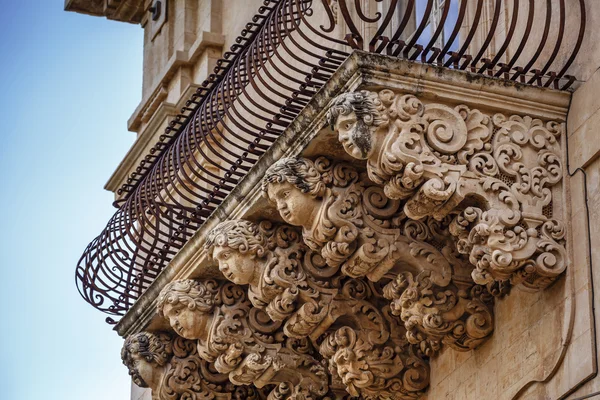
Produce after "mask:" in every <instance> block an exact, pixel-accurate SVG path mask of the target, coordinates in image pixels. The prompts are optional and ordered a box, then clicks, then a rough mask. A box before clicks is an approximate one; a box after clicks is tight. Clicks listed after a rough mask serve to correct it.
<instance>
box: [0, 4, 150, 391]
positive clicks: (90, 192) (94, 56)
mask: <svg viewBox="0 0 600 400" xmlns="http://www.w3.org/2000/svg"><path fill="white" fill-rule="evenodd" d="M0 5H1V6H2V12H1V13H0V59H1V60H2V62H1V63H0V82H1V86H0V87H1V89H2V90H1V91H0V132H1V136H0V140H1V142H0V174H1V182H2V185H1V189H0V190H1V192H2V193H1V194H2V195H1V196H0V210H2V213H3V222H2V227H3V228H4V229H2V230H1V231H0V268H1V271H0V273H1V275H0V276H1V279H2V280H1V285H2V288H1V290H0V300H1V301H0V304H2V314H3V318H2V320H1V324H2V326H1V328H2V329H1V332H2V340H0V346H1V347H0V350H1V353H0V354H1V356H2V362H1V363H0V380H1V387H2V395H0V397H2V398H3V399H7V400H13V399H19V400H29V399H42V398H43V399H45V400H69V399H77V400H81V399H86V400H96V399H97V400H107V399H111V400H113V399H115V400H120V399H128V398H129V390H130V380H129V377H128V375H127V370H126V369H125V367H124V366H123V365H122V364H121V360H120V356H119V351H120V347H121V344H122V340H121V339H120V338H119V337H118V335H117V334H116V333H115V332H114V331H112V330H111V327H110V326H109V325H107V324H106V323H105V322H104V318H105V316H104V314H102V313H100V312H98V311H96V310H95V309H94V308H92V307H91V306H89V305H88V304H87V303H85V302H84V301H83V299H81V298H80V296H79V294H78V292H77V290H76V287H75V283H74V269H75V265H76V263H77V260H78V258H79V256H80V255H81V253H82V251H83V250H84V248H85V246H86V244H87V243H88V242H89V241H90V240H91V239H93V238H94V237H95V236H96V235H97V234H98V233H99V232H100V230H101V229H102V228H103V226H104V225H105V224H106V222H107V221H108V219H109V217H110V216H111V215H112V214H113V213H114V209H113V208H112V206H111V202H112V193H109V192H106V191H105V190H104V189H103V186H104V183H105V182H106V181H107V179H108V178H109V176H110V174H111V173H112V171H113V170H114V169H115V167H116V166H117V164H118V163H119V161H120V160H121V159H122V158H123V156H124V155H125V153H126V151H127V149H128V148H129V147H130V146H131V144H132V143H133V140H134V138H135V134H133V133H131V132H128V131H127V127H126V126H127V125H126V124H127V119H128V118H129V116H130V115H131V114H132V112H133V110H134V109H135V107H136V106H137V104H138V103H139V101H140V98H141V79H142V34H143V32H142V29H141V28H140V27H139V26H138V25H129V24H125V23H119V22H113V21H108V20H106V19H104V18H98V17H90V16H85V15H80V14H74V13H67V12H65V11H63V6H64V0H37V1H35V0H19V1H12V0H0Z"/></svg>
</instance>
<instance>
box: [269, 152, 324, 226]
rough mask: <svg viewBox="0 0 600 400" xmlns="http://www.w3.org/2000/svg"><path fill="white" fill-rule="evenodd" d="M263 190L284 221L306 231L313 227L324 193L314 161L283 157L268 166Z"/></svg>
mask: <svg viewBox="0 0 600 400" xmlns="http://www.w3.org/2000/svg"><path fill="white" fill-rule="evenodd" d="M262 187H263V193H264V194H265V196H266V197H267V198H268V199H269V201H271V202H272V203H274V204H275V205H276V206H277V211H279V214H280V215H281V218H283V220H284V221H285V222H287V223H288V224H291V225H296V226H302V227H304V228H306V229H309V228H310V227H311V226H312V224H313V221H314V219H315V218H316V216H317V214H318V212H319V208H320V207H321V203H322V197H323V195H324V194H325V190H326V187H325V183H324V182H323V180H322V178H321V174H320V173H319V171H317V169H316V168H315V166H314V164H313V162H312V161H310V160H308V159H306V158H300V157H288V158H282V159H281V160H279V161H277V162H276V163H275V164H273V165H271V166H270V167H269V169H268V170H267V172H266V173H265V176H264V178H263V185H262Z"/></svg>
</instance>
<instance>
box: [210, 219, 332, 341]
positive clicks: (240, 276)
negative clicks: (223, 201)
mask: <svg viewBox="0 0 600 400" xmlns="http://www.w3.org/2000/svg"><path fill="white" fill-rule="evenodd" d="M205 247H206V248H207V249H208V252H209V255H210V256H211V257H212V258H213V259H214V260H215V261H216V262H217V263H218V265H219V269H220V270H221V272H222V273H223V275H224V276H225V277H226V278H227V279H229V280H230V281H232V282H234V283H238V284H248V285H249V288H248V297H249V299H250V301H251V302H252V304H253V305H254V306H255V307H258V308H260V309H263V310H264V311H265V312H266V313H267V314H268V315H269V317H270V318H271V319H272V320H273V321H285V325H284V327H283V330H284V332H285V334H286V335H287V336H289V337H296V338H302V337H306V336H309V337H311V338H312V339H316V338H318V337H319V336H320V335H321V334H322V333H323V332H325V330H327V328H328V327H329V325H331V321H332V320H333V319H335V317H334V316H333V314H335V313H336V311H335V310H336V308H337V307H338V305H337V304H336V302H335V301H334V299H335V297H336V295H337V294H338V293H339V279H330V278H332V277H333V276H334V275H335V274H336V272H337V271H338V269H339V268H334V267H329V266H328V265H327V264H325V261H324V260H323V258H322V257H321V256H320V255H319V254H317V253H314V252H312V251H311V250H310V249H309V248H308V247H307V246H306V245H305V244H304V243H303V242H302V239H301V234H300V233H299V232H298V230H297V229H296V228H294V227H291V226H289V225H276V224H273V223H271V222H270V221H262V222H261V223H259V224H255V223H253V222H250V221H245V220H230V221H225V222H223V223H221V224H219V225H218V226H217V227H216V228H214V229H213V230H212V231H211V232H209V234H208V235H207V239H206V242H205Z"/></svg>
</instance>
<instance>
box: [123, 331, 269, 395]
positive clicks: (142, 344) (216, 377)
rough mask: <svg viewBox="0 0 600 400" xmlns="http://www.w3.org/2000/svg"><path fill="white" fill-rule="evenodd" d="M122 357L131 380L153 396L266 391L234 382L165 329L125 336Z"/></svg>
mask: <svg viewBox="0 0 600 400" xmlns="http://www.w3.org/2000/svg"><path fill="white" fill-rule="evenodd" d="M121 358H122V360H123V364H125V365H126V366H127V368H128V369H129V374H130V375H131V378H132V380H133V382H134V383H135V384H136V385H138V386H140V387H148V388H151V389H152V398H153V399H157V400H180V399H181V400H183V399H185V400H201V399H217V400H221V399H222V400H230V399H240V400H241V399H248V400H260V399H266V398H267V395H268V391H266V390H262V389H257V388H256V387H255V386H234V385H233V384H232V383H231V382H230V381H229V379H228V377H227V375H226V374H221V373H219V372H217V371H216V370H215V368H214V365H213V364H211V363H209V362H207V361H205V360H203V359H202V358H200V357H199V356H198V353H197V351H196V344H195V343H194V342H193V341H190V340H187V339H184V338H182V337H179V336H175V337H173V336H171V335H170V334H168V333H162V332H160V333H151V332H140V333H137V334H135V335H132V336H130V337H128V338H127V339H126V340H125V343H124V344H123V349H122V351H121ZM265 389H267V390H270V389H271V388H265Z"/></svg>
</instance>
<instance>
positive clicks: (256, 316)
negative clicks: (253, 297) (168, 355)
mask: <svg viewBox="0 0 600 400" xmlns="http://www.w3.org/2000/svg"><path fill="white" fill-rule="evenodd" d="M158 310H159V314H161V315H163V316H164V317H165V318H166V319H168V320H169V323H170V325H171V327H172V328H173V329H174V330H175V331H176V332H177V333H178V334H179V335H181V336H183V337H185V338H186V339H190V340H197V349H198V354H199V355H200V357H201V358H202V359H204V360H206V361H209V362H214V365H215V369H216V370H217V371H219V372H221V373H224V374H228V377H229V380H230V381H231V382H232V383H234V384H236V385H250V384H254V385H256V386H257V387H259V388H261V387H264V386H265V385H268V384H284V387H285V388H286V390H287V391H286V393H288V395H287V397H286V398H289V399H317V398H321V397H322V396H324V395H325V394H326V393H327V392H328V381H329V380H328V375H327V373H326V370H325V368H324V367H323V366H322V365H321V363H320V362H319V361H318V360H317V359H315V358H314V357H313V349H312V346H311V345H310V343H309V342H308V341H307V340H306V339H296V338H286V337H284V335H283V332H282V331H281V329H280V325H281V324H280V323H273V321H271V320H269V318H268V317H267V316H266V315H265V314H264V312H263V311H262V310H260V309H258V308H254V307H252V304H251V303H250V301H248V299H247V296H246V294H245V292H244V291H243V290H242V289H241V288H240V287H239V286H236V285H234V284H231V283H218V282H217V281H214V280H204V281H197V280H191V279H188V280H181V281H174V282H171V283H170V284H169V285H167V286H165V288H163V290H162V291H161V294H160V296H159V299H158ZM288 389H289V390H288ZM282 392H283V391H282V390H279V391H277V392H276V393H282Z"/></svg>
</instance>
